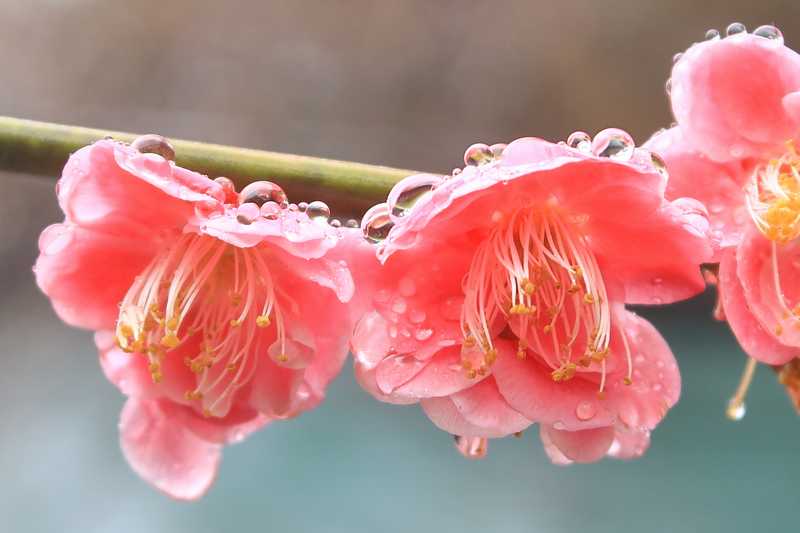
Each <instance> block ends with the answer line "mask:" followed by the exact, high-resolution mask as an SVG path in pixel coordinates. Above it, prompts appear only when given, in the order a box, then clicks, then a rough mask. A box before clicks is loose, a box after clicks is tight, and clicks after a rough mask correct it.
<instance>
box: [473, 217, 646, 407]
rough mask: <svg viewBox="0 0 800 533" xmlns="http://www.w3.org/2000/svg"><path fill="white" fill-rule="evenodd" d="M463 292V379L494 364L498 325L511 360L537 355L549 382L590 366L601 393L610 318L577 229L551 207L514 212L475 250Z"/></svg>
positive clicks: (601, 285) (601, 284)
mask: <svg viewBox="0 0 800 533" xmlns="http://www.w3.org/2000/svg"><path fill="white" fill-rule="evenodd" d="M463 289H464V295H465V300H464V305H463V308H462V314H461V323H462V331H463V334H464V342H463V344H462V366H463V367H464V369H465V370H466V372H467V375H468V376H470V377H475V376H477V375H483V374H485V373H486V372H487V371H488V368H489V367H491V366H492V364H493V363H494V362H495V360H496V359H497V350H496V349H495V346H494V341H493V338H494V337H495V336H496V334H497V331H496V330H497V328H498V327H502V326H503V323H505V324H508V325H509V327H506V329H505V330H503V333H501V334H500V336H509V335H511V336H514V337H516V340H517V352H516V355H517V357H518V358H520V359H524V358H525V357H527V354H528V353H529V350H532V351H533V352H535V353H536V354H538V355H540V356H541V357H542V358H543V359H544V360H545V362H546V363H547V364H548V365H550V367H551V368H552V372H551V378H552V379H553V380H554V381H556V382H561V381H568V380H570V379H572V378H573V377H574V376H575V374H576V372H578V370H579V367H584V368H587V367H590V366H591V365H592V364H595V363H596V364H597V365H599V367H600V372H601V379H600V393H602V392H603V390H604V388H605V379H606V358H607V357H608V355H609V344H610V341H611V332H612V323H611V311H610V306H609V302H608V294H607V293H606V287H605V283H604V281H603V277H602V274H601V272H600V268H599V267H598V264H597V260H596V259H595V257H594V254H593V253H592V251H591V249H590V248H589V246H588V245H587V242H586V239H585V236H584V235H583V233H582V232H581V229H580V227H579V224H577V223H575V222H573V221H571V220H570V219H568V217H566V216H565V215H563V214H562V213H560V212H558V211H557V210H556V209H555V208H551V207H546V208H542V209H525V210H519V211H517V212H514V213H513V214H512V215H510V216H509V217H508V218H507V219H506V220H502V221H500V223H499V224H498V225H497V226H496V227H495V228H494V229H493V230H492V232H491V234H490V235H489V237H488V238H487V239H486V240H485V241H483V242H482V243H481V244H480V246H479V247H478V249H477V250H476V252H475V255H474V256H473V259H472V264H471V266H470V270H469V272H468V273H467V275H466V277H465V279H464V283H463ZM512 331H513V333H509V332H512ZM620 334H621V337H622V341H623V345H624V346H625V352H626V357H627V363H628V372H627V375H626V377H625V378H624V382H625V383H626V384H630V383H631V372H632V363H631V357H630V350H629V348H628V343H627V339H626V338H625V335H624V333H623V332H622V331H621V330H620Z"/></svg>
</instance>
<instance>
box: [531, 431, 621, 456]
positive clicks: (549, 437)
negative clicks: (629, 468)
mask: <svg viewBox="0 0 800 533" xmlns="http://www.w3.org/2000/svg"><path fill="white" fill-rule="evenodd" d="M539 436H540V437H541V439H542V443H543V444H544V449H545V451H546V452H547V453H548V455H549V456H550V458H551V460H552V461H553V462H554V463H556V464H568V463H566V462H565V459H566V460H568V461H574V462H576V463H593V462H595V461H599V460H600V459H602V458H603V457H604V456H605V455H606V452H608V449H609V448H610V447H611V444H612V442H614V428H613V427H599V428H594V429H584V430H580V431H563V430H558V429H555V428H554V427H552V426H548V425H546V424H542V425H541V426H540V427H539ZM553 451H558V452H559V453H557V454H552V452H553Z"/></svg>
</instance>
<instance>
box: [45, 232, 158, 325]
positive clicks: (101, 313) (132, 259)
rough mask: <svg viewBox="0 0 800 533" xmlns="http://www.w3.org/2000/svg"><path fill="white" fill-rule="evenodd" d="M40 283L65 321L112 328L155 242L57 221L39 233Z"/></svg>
mask: <svg viewBox="0 0 800 533" xmlns="http://www.w3.org/2000/svg"><path fill="white" fill-rule="evenodd" d="M39 251H40V254H39V258H38V259H37V260H36V266H34V271H35V273H36V282H37V283H38V285H39V288H40V289H41V290H42V291H43V292H44V293H45V294H46V295H47V296H48V297H49V298H50V300H51V302H52V304H53V308H54V309H55V310H56V313H58V316H59V317H61V319H62V320H64V322H66V323H68V324H70V325H73V326H78V327H83V328H88V329H95V330H98V329H111V328H113V327H114V324H115V323H116V320H117V315H118V313H119V307H118V305H119V303H120V302H121V301H122V298H123V297H124V296H125V293H126V292H127V291H128V288H129V287H130V285H131V283H132V282H133V280H134V278H135V277H136V275H137V274H139V272H141V271H142V270H143V269H144V267H145V266H147V264H148V263H149V262H150V260H151V259H152V257H153V249H152V244H150V243H149V242H148V241H144V242H142V241H137V240H135V239H134V238H133V236H127V235H116V234H108V233H104V232H102V231H98V230H94V229H85V228H83V227H80V226H76V225H73V224H53V225H52V226H49V227H47V228H46V229H45V230H44V231H43V232H42V234H41V236H40V237H39Z"/></svg>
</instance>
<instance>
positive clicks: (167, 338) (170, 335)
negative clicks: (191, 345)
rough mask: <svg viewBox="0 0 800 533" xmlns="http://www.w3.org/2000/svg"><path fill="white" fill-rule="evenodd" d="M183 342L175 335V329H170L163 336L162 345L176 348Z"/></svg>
mask: <svg viewBox="0 0 800 533" xmlns="http://www.w3.org/2000/svg"><path fill="white" fill-rule="evenodd" d="M180 343H181V340H180V339H179V338H178V336H177V335H175V332H174V331H168V332H167V334H166V335H164V336H163V337H161V345H162V346H166V347H167V348H175V347H176V346H177V345H179V344H180Z"/></svg>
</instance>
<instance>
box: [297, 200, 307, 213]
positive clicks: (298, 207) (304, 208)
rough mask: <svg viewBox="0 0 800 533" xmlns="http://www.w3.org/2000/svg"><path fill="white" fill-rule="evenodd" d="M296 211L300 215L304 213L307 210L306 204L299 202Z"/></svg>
mask: <svg viewBox="0 0 800 533" xmlns="http://www.w3.org/2000/svg"><path fill="white" fill-rule="evenodd" d="M297 209H298V210H299V211H300V212H301V213H305V211H306V209H308V202H300V203H299V204H297Z"/></svg>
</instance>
